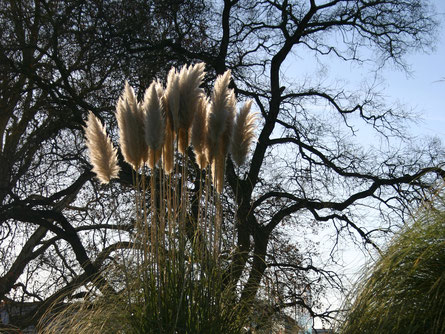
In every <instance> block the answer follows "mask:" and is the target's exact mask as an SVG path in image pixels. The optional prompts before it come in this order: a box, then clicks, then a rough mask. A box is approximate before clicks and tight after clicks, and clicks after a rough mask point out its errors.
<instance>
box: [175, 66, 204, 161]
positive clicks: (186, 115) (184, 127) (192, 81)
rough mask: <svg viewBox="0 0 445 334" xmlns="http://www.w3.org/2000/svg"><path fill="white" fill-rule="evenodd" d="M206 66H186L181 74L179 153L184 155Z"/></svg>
mask: <svg viewBox="0 0 445 334" xmlns="http://www.w3.org/2000/svg"><path fill="white" fill-rule="evenodd" d="M204 69H205V64H204V63H199V64H196V65H194V66H191V65H190V66H188V67H187V66H184V67H183V68H182V69H181V71H180V73H179V94H180V100H179V115H178V116H179V117H178V122H179V125H178V127H179V130H178V151H179V153H182V154H184V153H185V150H186V149H187V147H188V145H189V137H190V136H189V131H190V128H191V126H192V122H193V118H194V116H195V111H196V109H197V106H198V103H199V100H200V97H201V95H202V94H203V90H202V89H201V88H200V87H199V86H201V84H202V81H203V79H204V74H205V72H204Z"/></svg>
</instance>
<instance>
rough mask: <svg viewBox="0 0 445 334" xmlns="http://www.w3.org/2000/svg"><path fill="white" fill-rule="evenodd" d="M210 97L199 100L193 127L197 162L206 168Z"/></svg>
mask: <svg viewBox="0 0 445 334" xmlns="http://www.w3.org/2000/svg"><path fill="white" fill-rule="evenodd" d="M208 105H209V99H208V98H207V97H205V96H202V97H201V98H200V100H199V104H198V109H197V110H196V114H195V119H194V121H193V127H192V145H193V151H194V152H195V158H196V163H197V164H198V167H199V168H200V169H205V168H206V167H207V165H208V161H207V157H206V154H205V152H206V144H207V108H208Z"/></svg>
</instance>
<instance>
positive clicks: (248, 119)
mask: <svg viewBox="0 0 445 334" xmlns="http://www.w3.org/2000/svg"><path fill="white" fill-rule="evenodd" d="M251 106H252V100H249V101H247V102H246V103H245V104H244V106H243V107H242V108H241V110H240V112H239V114H238V116H237V118H236V122H235V128H234V130H233V136H232V143H231V155H232V159H233V162H234V163H235V164H236V165H237V166H241V165H242V164H244V162H245V160H246V156H247V153H248V152H249V147H250V145H251V144H252V142H253V141H254V139H255V133H254V132H255V128H256V124H255V123H256V121H257V119H258V114H257V113H251V112H250V108H251Z"/></svg>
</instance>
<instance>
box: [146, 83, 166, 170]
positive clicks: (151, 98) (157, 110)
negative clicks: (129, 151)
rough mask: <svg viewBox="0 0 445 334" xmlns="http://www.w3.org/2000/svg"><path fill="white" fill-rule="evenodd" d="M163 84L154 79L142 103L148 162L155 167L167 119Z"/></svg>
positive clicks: (159, 154) (151, 166) (162, 142)
mask: <svg viewBox="0 0 445 334" xmlns="http://www.w3.org/2000/svg"><path fill="white" fill-rule="evenodd" d="M160 96H161V98H162V86H161V85H160V84H159V83H157V82H155V81H153V82H152V83H151V85H150V87H148V88H147V90H146V91H145V95H144V102H143V103H142V111H143V115H144V129H145V143H146V144H147V146H148V147H149V157H148V164H149V167H150V168H154V166H155V164H156V163H157V162H158V160H159V158H160V156H161V150H162V146H163V144H164V136H165V120H164V113H163V110H162V103H161V98H160Z"/></svg>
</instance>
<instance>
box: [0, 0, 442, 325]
mask: <svg viewBox="0 0 445 334" xmlns="http://www.w3.org/2000/svg"><path fill="white" fill-rule="evenodd" d="M0 15H1V19H0V24H1V29H0V30H1V31H2V33H1V34H2V35H1V62H0V68H1V72H2V78H3V80H2V83H1V91H0V94H1V95H0V98H1V99H0V101H1V102H0V103H1V115H0V135H1V142H0V145H1V146H0V148H1V150H0V154H1V155H0V157H1V163H0V169H1V172H0V197H1V200H2V204H1V209H0V222H1V230H0V236H1V240H2V247H1V254H0V256H1V267H2V270H4V273H3V271H2V274H1V275H0V283H1V284H0V297H2V298H6V299H9V300H10V302H13V301H14V300H15V301H24V300H29V299H33V298H34V299H35V300H37V301H39V302H40V303H41V304H42V303H44V302H48V301H51V300H53V298H55V296H57V295H59V294H61V293H63V292H64V291H66V290H67V289H68V288H70V287H73V286H77V285H79V284H85V282H86V281H89V280H91V279H92V278H93V277H97V275H100V269H101V267H102V266H103V265H104V264H105V263H106V261H111V259H112V255H113V251H114V250H115V249H117V248H119V247H126V246H128V244H127V243H125V242H122V241H119V239H117V237H116V236H117V233H116V231H118V230H121V231H123V232H126V233H127V232H131V230H132V222H131V220H129V219H128V217H130V216H131V214H130V212H131V207H130V199H129V198H130V197H131V194H130V193H129V192H131V190H130V189H129V188H128V187H127V186H128V184H130V183H131V173H130V171H129V168H128V166H125V165H124V164H123V165H122V167H123V168H124V171H123V172H122V173H121V179H120V180H119V182H117V183H114V184H113V185H112V186H110V187H108V188H103V187H100V186H99V185H98V184H97V183H96V182H95V181H94V180H93V179H92V173H91V172H90V171H89V167H88V164H87V162H86V160H85V155H84V144H83V139H82V138H83V137H82V135H81V133H80V132H79V131H80V130H81V125H82V124H83V120H82V119H83V117H84V115H85V113H86V111H87V110H92V111H93V112H94V113H95V114H97V115H100V116H101V117H102V118H103V119H104V120H105V121H106V122H107V123H108V125H109V128H110V129H112V130H111V132H112V134H113V135H114V136H115V132H113V131H114V130H113V125H114V118H113V117H111V116H112V115H113V114H112V110H113V106H114V103H115V101H116V98H117V96H118V94H119V91H120V90H121V89H122V87H123V81H124V80H125V79H130V80H133V81H134V84H135V85H136V86H139V87H142V88H146V87H147V86H148V82H149V81H151V80H152V79H153V78H154V77H155V76H159V77H160V78H163V77H165V74H166V72H167V69H168V68H169V67H170V66H171V65H179V64H182V63H185V62H189V61H198V60H199V61H204V62H205V63H206V64H207V71H208V76H207V79H206V80H208V82H211V81H213V79H214V78H215V76H216V75H217V74H222V73H223V72H224V71H225V70H226V69H231V70H232V73H233V77H234V80H233V82H232V85H233V87H234V88H235V91H236V93H237V96H238V99H240V100H242V99H245V98H251V99H253V100H254V101H255V108H257V110H258V111H259V112H260V113H261V116H262V118H261V122H260V129H259V132H258V141H257V143H256V146H255V147H254V150H253V152H252V155H251V159H250V161H249V162H248V163H247V164H246V166H243V167H241V168H235V166H234V165H233V163H232V161H231V160H230V159H228V160H227V166H226V168H227V183H226V184H227V186H226V189H225V195H224V196H225V197H224V198H225V199H224V200H225V202H226V205H225V210H226V213H225V217H226V219H225V222H224V228H225V229H226V232H227V234H228V235H230V237H233V238H235V240H236V248H235V249H227V250H226V251H227V254H230V256H229V257H228V269H227V272H228V274H227V281H228V282H229V281H231V282H239V283H240V284H241V285H242V292H241V298H242V299H244V300H245V301H252V300H253V298H254V297H255V296H256V295H260V294H261V291H265V290H267V289H269V288H270V289H272V288H273V289H274V294H275V296H276V298H275V299H274V308H275V309H276V310H280V309H285V308H289V307H292V306H299V307H303V308H305V309H307V312H309V314H310V315H311V316H313V317H317V316H319V317H321V318H324V319H329V318H330V317H331V310H329V309H326V308H323V307H322V306H321V305H319V303H318V301H319V293H321V292H322V291H323V290H324V287H326V286H331V287H334V288H337V289H342V285H341V278H340V276H339V274H338V273H337V272H332V271H330V270H329V269H327V268H325V267H322V266H318V265H317V262H316V260H315V257H314V254H315V253H316V252H317V249H316V248H311V247H310V246H309V248H307V244H305V243H304V240H303V239H304V235H305V233H307V232H308V231H310V230H312V229H323V228H325V226H331V227H332V228H334V230H335V231H336V232H338V233H337V234H336V235H337V237H338V240H340V238H348V240H350V242H359V243H363V244H364V245H370V246H371V247H378V237H379V236H380V235H381V234H382V233H386V232H391V231H392V230H393V229H394V228H396V225H397V224H401V223H403V221H404V219H405V217H406V215H407V214H408V211H407V208H409V207H410V205H412V203H413V202H415V201H420V200H421V199H422V197H423V195H424V192H425V191H427V190H428V189H430V187H434V186H435V182H436V181H437V180H440V179H442V178H443V177H444V175H445V174H444V170H443V161H444V155H443V153H444V152H443V149H442V147H441V146H440V145H434V143H433V144H431V145H428V146H424V147H422V148H415V147H414V146H408V145H405V146H404V144H403V143H405V142H409V141H405V139H406V138H407V136H406V133H404V131H403V124H404V122H405V121H406V119H407V114H406V113H405V112H404V110H403V109H397V108H394V107H391V106H386V105H385V104H384V103H383V102H382V100H381V99H379V96H378V94H376V92H374V91H373V90H371V89H369V90H349V91H348V89H347V87H341V86H340V85H339V84H335V85H333V84H332V83H326V81H325V80H323V79H324V78H317V77H316V76H313V77H310V78H309V79H305V78H298V77H293V75H291V74H289V73H285V72H286V68H287V66H290V65H289V64H292V65H291V66H293V67H296V68H298V67H300V63H299V61H298V58H296V57H295V55H296V54H298V55H304V56H305V57H312V58H313V59H314V60H316V61H323V59H324V58H328V59H332V58H330V57H334V58H338V59H339V60H340V61H342V62H352V63H357V64H360V63H362V62H368V61H371V62H374V63H376V64H377V65H378V66H383V65H384V64H386V63H388V62H390V63H393V64H396V65H398V66H401V67H402V68H403V67H404V66H405V65H406V64H405V63H404V58H403V57H404V55H405V54H406V53H407V52H409V51H410V50H413V49H418V48H427V47H428V46H430V45H431V43H432V42H433V37H434V34H433V33H434V29H435V26H436V23H437V22H436V20H435V17H434V16H433V12H432V11H431V8H429V6H428V2H427V1H423V0H404V1H392V0H379V1H377V0H376V1H373V0H348V1H347V0H331V1H329V0H328V1H321V0H304V1H303V0H299V1H297V0H295V1H290V0H283V1H272V0H264V1H255V2H252V1H238V0H224V1H223V2H220V3H215V2H212V1H187V2H183V3H181V4H177V3H176V2H175V1H166V2H159V3H158V2H157V1H149V2H145V1H131V2H122V3H121V2H119V1H117V2H110V3H109V2H106V1H88V2H87V1H80V0H78V1H74V0H73V1H60V2H59V1H55V2H54V1H48V2H47V1H24V0H23V1H5V2H3V3H2V4H1V5H0ZM368 49H371V50H372V53H367V52H366V50H368ZM367 55H370V56H367ZM368 58H369V59H368ZM357 124H358V125H357ZM358 126H359V127H369V128H370V129H372V131H374V132H375V133H376V134H377V135H380V136H381V137H382V138H384V139H385V140H387V141H388V142H391V140H397V143H398V144H399V143H402V144H399V147H401V148H400V149H398V150H395V149H388V150H384V149H372V148H365V147H364V146H363V145H360V143H357V142H354V140H353V137H354V134H355V130H356V127H358ZM114 139H115V137H114ZM110 203H111V205H110ZM113 204H115V205H113ZM117 204H119V205H117ZM370 212H373V213H376V214H378V215H379V219H378V221H377V222H376V221H367V220H366V219H363V216H364V215H372V213H370ZM290 231H292V236H290V234H289V233H290ZM128 240H130V239H128ZM333 251H335V249H334V250H333ZM17 284H18V285H17ZM14 287H15V288H14ZM99 288H106V284H105V285H104V286H102V287H99ZM14 289H15V290H14ZM41 309H42V310H44V307H41ZM36 317H37V316H36ZM18 321H23V319H22V320H17V323H18ZM32 321H35V320H32ZM21 324H25V322H22V323H21Z"/></svg>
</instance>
